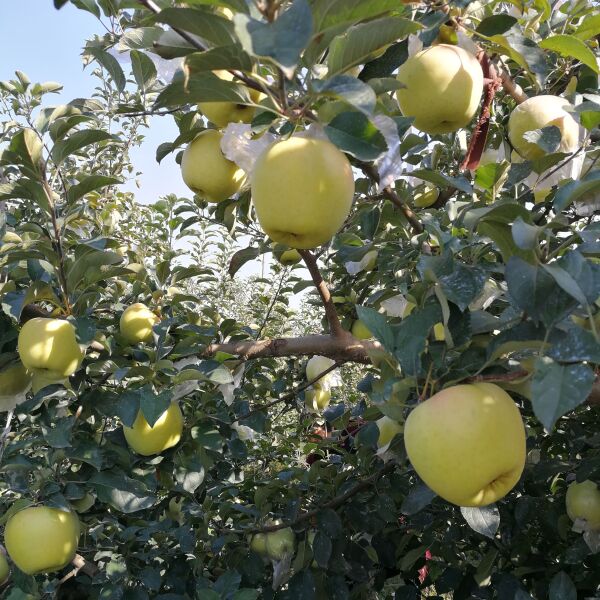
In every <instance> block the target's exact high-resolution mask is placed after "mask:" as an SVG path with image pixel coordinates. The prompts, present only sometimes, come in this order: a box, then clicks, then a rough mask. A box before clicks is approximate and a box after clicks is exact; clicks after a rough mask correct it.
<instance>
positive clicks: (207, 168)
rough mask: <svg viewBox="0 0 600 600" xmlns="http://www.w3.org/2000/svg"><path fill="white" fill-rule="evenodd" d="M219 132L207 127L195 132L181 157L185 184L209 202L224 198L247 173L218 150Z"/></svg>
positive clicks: (239, 183)
mask: <svg viewBox="0 0 600 600" xmlns="http://www.w3.org/2000/svg"><path fill="white" fill-rule="evenodd" d="M222 137H223V134H222V133H219V132H218V131H215V130H214V129H207V130H206V131H203V132H202V133H200V134H198V135H197V136H196V137H195V138H194V140H193V141H192V142H191V143H190V144H189V145H188V147H187V148H186V149H185V151H184V153H183V156H182V158H181V175H182V177H183V181H184V182H185V184H186V185H187V186H188V187H189V188H190V189H191V190H192V191H193V192H194V193H195V194H197V195H198V196H200V197H201V198H204V199H205V200H207V201H208V202H221V201H222V200H227V198H230V197H231V196H233V194H235V193H236V192H238V191H239V189H240V188H241V187H242V184H243V183H244V181H245V179H246V174H245V173H244V171H243V170H242V169H240V168H239V167H238V166H237V165H236V164H235V163H234V162H232V161H230V160H227V159H226V158H225V155H224V154H223V152H222V150H221V139H222Z"/></svg>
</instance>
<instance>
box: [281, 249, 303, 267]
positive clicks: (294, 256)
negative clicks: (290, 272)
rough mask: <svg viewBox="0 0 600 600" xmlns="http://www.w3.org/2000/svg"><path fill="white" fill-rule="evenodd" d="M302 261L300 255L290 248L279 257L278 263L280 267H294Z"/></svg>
mask: <svg viewBox="0 0 600 600" xmlns="http://www.w3.org/2000/svg"><path fill="white" fill-rule="evenodd" d="M301 260H302V257H301V256H300V253H299V252H298V250H296V249H295V248H290V250H285V251H284V252H282V253H281V255H280V256H279V262H280V263H281V264H282V265H295V264H297V263H299V262H300V261H301Z"/></svg>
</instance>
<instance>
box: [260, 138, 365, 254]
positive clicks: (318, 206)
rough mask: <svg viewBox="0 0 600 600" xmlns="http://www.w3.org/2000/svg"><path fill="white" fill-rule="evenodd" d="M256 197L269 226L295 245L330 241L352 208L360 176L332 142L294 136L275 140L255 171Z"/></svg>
mask: <svg viewBox="0 0 600 600" xmlns="http://www.w3.org/2000/svg"><path fill="white" fill-rule="evenodd" d="M251 188H252V201H253V202H254V208H255V209H256V214H257V216H258V220H259V222H260V225H261V227H262V228H263V230H264V232H265V233H266V234H267V235H268V236H269V237H270V238H271V239H272V240H273V241H275V242H278V243H281V244H286V245H287V246H290V247H291V248H314V247H315V246H320V245H322V244H325V243H327V242H329V240H330V239H331V238H332V237H333V236H334V235H335V234H336V233H337V232H338V231H339V230H340V228H341V227H342V225H343V224H344V221H345V220H346V217H347V216H348V214H349V213H350V208H351V206H352V199H353V197H354V176H353V174H352V167H351V166H350V162H349V161H348V159H347V158H346V157H345V156H344V154H342V152H340V151H339V150H338V149H337V148H336V147H335V146H334V145H333V144H332V143H331V142H328V141H326V140H321V139H313V138H302V137H291V138H289V139H287V140H283V141H279V142H275V143H274V144H272V145H271V146H269V147H268V148H267V149H266V150H265V151H264V152H263V153H262V154H261V155H260V156H259V157H258V160H257V161H256V164H255V166H254V169H253V171H252V176H251Z"/></svg>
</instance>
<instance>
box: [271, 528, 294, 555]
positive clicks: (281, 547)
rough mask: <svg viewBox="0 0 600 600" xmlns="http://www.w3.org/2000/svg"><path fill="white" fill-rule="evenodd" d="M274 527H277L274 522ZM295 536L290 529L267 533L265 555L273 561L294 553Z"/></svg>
mask: <svg viewBox="0 0 600 600" xmlns="http://www.w3.org/2000/svg"><path fill="white" fill-rule="evenodd" d="M273 524H274V525H279V524H280V522H278V521H276V522H275V523H273ZM295 542H296V536H295V535H294V532H293V531H292V529H291V527H284V528H283V529H278V530H277V531H269V532H268V533H267V554H268V555H269V558H271V559H273V560H281V559H282V558H283V557H284V556H286V555H287V554H291V553H292V552H293V551H294V546H295Z"/></svg>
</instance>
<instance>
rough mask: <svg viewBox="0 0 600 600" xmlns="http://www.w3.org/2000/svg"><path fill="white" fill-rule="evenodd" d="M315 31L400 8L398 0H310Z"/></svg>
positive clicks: (370, 17)
mask: <svg viewBox="0 0 600 600" xmlns="http://www.w3.org/2000/svg"><path fill="white" fill-rule="evenodd" d="M310 5H311V8H312V13H313V18H314V22H315V31H318V32H320V31H323V30H325V29H329V28H330V27H337V26H340V25H349V24H352V23H357V22H358V21H364V20H366V19H372V18H373V17H377V16H379V15H381V14H382V13H385V12H388V11H390V10H395V9H397V8H398V0H369V2H365V1H364V0H310Z"/></svg>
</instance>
